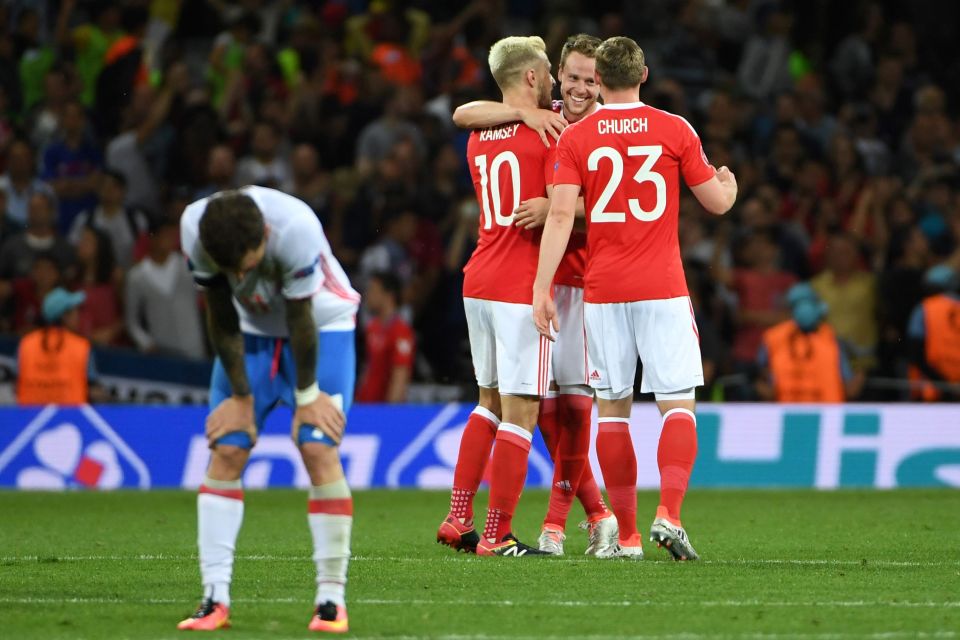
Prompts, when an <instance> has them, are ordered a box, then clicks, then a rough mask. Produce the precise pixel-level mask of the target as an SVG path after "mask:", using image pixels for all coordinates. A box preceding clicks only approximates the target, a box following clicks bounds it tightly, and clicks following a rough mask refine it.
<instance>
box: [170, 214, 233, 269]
mask: <svg viewBox="0 0 960 640" xmlns="http://www.w3.org/2000/svg"><path fill="white" fill-rule="evenodd" d="M191 220H192V217H188V216H187V214H186V213H184V215H183V218H182V219H181V222H180V247H181V250H182V251H183V255H185V256H186V258H187V266H188V267H189V268H190V275H192V276H193V279H194V281H195V282H196V283H197V284H198V285H199V286H201V287H209V286H210V285H211V284H213V283H214V282H215V281H216V280H217V279H219V278H221V277H223V276H222V274H221V272H220V269H219V268H218V267H217V265H215V264H214V263H213V260H211V259H210V257H209V256H207V252H206V251H204V250H203V246H202V245H201V244H200V228H199V224H191Z"/></svg>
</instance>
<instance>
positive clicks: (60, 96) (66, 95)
mask: <svg viewBox="0 0 960 640" xmlns="http://www.w3.org/2000/svg"><path fill="white" fill-rule="evenodd" d="M28 76H33V73H30V74H28ZM40 79H41V80H42V83H43V84H42V88H41V93H39V94H38V95H37V98H38V101H37V102H36V103H33V102H28V104H27V105H25V107H26V106H29V107H30V108H29V110H27V111H25V113H24V120H25V122H24V128H25V130H26V132H27V133H28V135H29V140H30V144H32V145H33V146H34V148H36V149H44V148H45V147H46V146H47V145H49V144H50V143H51V142H53V141H54V139H55V138H56V135H57V131H59V130H60V123H61V120H62V119H63V110H64V107H66V105H67V103H68V102H69V101H70V100H71V98H72V96H71V87H70V78H69V77H68V75H67V72H66V71H65V70H64V68H62V67H53V68H50V69H47V70H46V72H41V74H40ZM35 81H36V80H30V81H27V84H26V86H24V93H25V94H26V95H27V96H29V95H30V94H31V93H32V91H31V88H30V84H31V83H32V82H35ZM28 100H30V98H28Z"/></svg>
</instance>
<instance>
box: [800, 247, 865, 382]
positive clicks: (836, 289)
mask: <svg viewBox="0 0 960 640" xmlns="http://www.w3.org/2000/svg"><path fill="white" fill-rule="evenodd" d="M825 263H826V268H825V269H824V270H823V272H822V273H820V274H819V275H817V276H815V277H814V278H813V279H812V280H811V281H810V286H812V287H813V289H814V290H815V291H816V292H817V295H818V296H819V297H820V299H821V300H823V302H824V303H826V305H827V307H828V309H829V310H828V311H827V320H828V322H829V323H830V325H831V326H832V327H833V329H834V331H836V332H837V336H838V337H839V338H840V339H841V340H843V341H845V342H846V343H847V345H848V346H849V348H850V350H851V353H850V361H851V364H852V365H853V368H854V369H855V370H857V371H866V370H869V369H870V368H871V367H873V366H874V365H875V364H876V347H877V337H878V332H879V330H878V321H877V277H876V275H874V274H873V273H870V272H868V271H865V270H864V269H863V267H862V266H861V264H862V259H861V254H860V247H859V245H858V243H857V240H856V238H854V237H853V236H851V235H850V234H848V233H845V232H837V233H834V234H833V235H831V236H830V239H829V240H828V242H827V246H826V254H825Z"/></svg>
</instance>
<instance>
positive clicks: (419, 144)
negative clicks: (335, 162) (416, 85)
mask: <svg viewBox="0 0 960 640" xmlns="http://www.w3.org/2000/svg"><path fill="white" fill-rule="evenodd" d="M420 101H421V97H420V93H419V91H418V90H416V89H412V88H409V87H404V88H400V89H397V90H396V91H394V92H393V93H392V95H391V96H390V97H389V98H388V99H387V103H386V105H385V106H384V111H383V116H381V117H380V118H378V119H376V120H374V121H373V122H371V123H370V124H369V125H367V126H366V127H365V128H364V129H363V130H362V131H361V132H360V136H359V137H358V138H357V150H356V166H357V171H359V173H360V175H362V176H366V175H369V174H370V173H372V172H373V170H374V168H375V167H376V166H377V165H378V164H379V162H380V161H381V160H383V159H384V158H385V157H386V156H387V155H388V154H389V153H390V151H391V150H392V149H393V147H394V145H396V143H398V142H400V141H401V140H404V139H406V140H409V141H411V142H412V143H413V145H414V146H415V147H416V150H417V153H418V154H419V156H420V157H424V156H425V155H426V151H427V146H426V141H425V140H424V138H423V133H422V132H421V131H420V129H418V128H417V127H416V126H414V125H413V123H412V122H411V121H410V119H411V118H412V117H413V116H414V115H415V114H416V113H417V112H418V110H419V109H420V108H421V105H420Z"/></svg>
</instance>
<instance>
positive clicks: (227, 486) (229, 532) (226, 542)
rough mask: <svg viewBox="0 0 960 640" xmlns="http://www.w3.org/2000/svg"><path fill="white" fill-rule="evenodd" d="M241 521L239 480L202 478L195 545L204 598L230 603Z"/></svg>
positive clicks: (240, 487)
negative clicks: (198, 556)
mask: <svg viewBox="0 0 960 640" xmlns="http://www.w3.org/2000/svg"><path fill="white" fill-rule="evenodd" d="M242 523H243V485H242V484H241V482H240V480H232V481H227V480H213V479H211V478H210V477H204V479H203V484H202V485H200V493H199V494H198V495H197V546H198V547H199V551H200V579H201V581H202V582H203V594H204V597H205V598H212V599H213V601H214V602H219V603H221V604H223V605H224V606H227V607H229V606H230V580H231V578H232V577H233V555H234V551H235V549H236V546H237V534H239V533H240V525H241V524H242Z"/></svg>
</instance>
